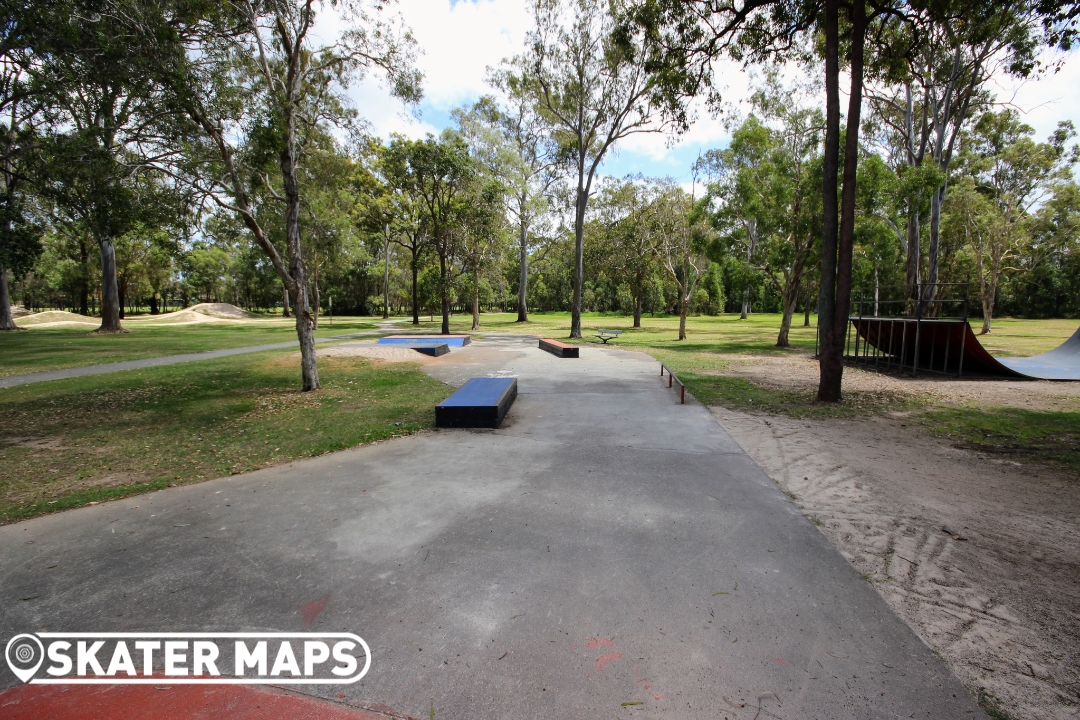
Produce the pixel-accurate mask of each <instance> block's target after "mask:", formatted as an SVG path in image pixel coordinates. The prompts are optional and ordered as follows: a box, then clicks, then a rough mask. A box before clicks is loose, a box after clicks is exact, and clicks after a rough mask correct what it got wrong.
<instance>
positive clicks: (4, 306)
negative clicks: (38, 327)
mask: <svg viewBox="0 0 1080 720" xmlns="http://www.w3.org/2000/svg"><path fill="white" fill-rule="evenodd" d="M7 276H8V271H7V268H0V330H20V329H21V328H20V327H19V326H18V325H16V324H15V318H14V317H12V315H11V296H10V295H9V294H8V281H7Z"/></svg>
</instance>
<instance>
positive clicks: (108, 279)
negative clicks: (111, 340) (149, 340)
mask: <svg viewBox="0 0 1080 720" xmlns="http://www.w3.org/2000/svg"><path fill="white" fill-rule="evenodd" d="M100 248H101V327H99V328H98V329H97V330H96V331H95V332H123V331H124V328H122V327H121V326H120V295H119V289H118V288H117V282H116V250H115V249H114V248H113V242H112V238H108V239H106V240H102V241H101V243H100Z"/></svg>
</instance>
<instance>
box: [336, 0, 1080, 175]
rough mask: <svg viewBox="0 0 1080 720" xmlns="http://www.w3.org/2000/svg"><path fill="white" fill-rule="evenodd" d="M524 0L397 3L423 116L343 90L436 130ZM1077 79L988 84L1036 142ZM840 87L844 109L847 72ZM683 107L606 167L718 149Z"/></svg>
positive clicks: (515, 28) (408, 129)
mask: <svg viewBox="0 0 1080 720" xmlns="http://www.w3.org/2000/svg"><path fill="white" fill-rule="evenodd" d="M529 5H530V3H528V2H527V1H526V0H475V1H474V0H456V1H453V2H452V1H451V0H402V1H401V2H400V3H399V4H398V5H397V6H396V12H399V13H400V14H401V16H402V18H403V20H404V23H405V25H406V26H408V27H409V28H411V29H412V31H413V35H414V36H415V38H416V40H417V43H418V46H419V49H420V51H421V54H420V55H419V57H418V58H417V65H418V67H419V68H420V70H421V71H422V72H423V73H424V102H423V105H422V110H423V113H424V117H423V118H422V119H421V120H417V119H416V118H414V117H412V116H411V115H410V113H409V112H408V111H407V110H406V109H405V108H404V107H403V106H402V104H401V103H400V102H399V101H398V100H396V99H394V98H392V97H390V94H389V93H388V92H387V91H386V89H385V88H384V87H381V85H380V83H379V79H378V78H377V77H376V76H375V75H373V76H371V77H369V78H367V79H365V81H364V82H362V83H358V84H357V85H356V87H354V88H352V89H351V91H350V95H351V97H352V99H353V101H354V102H355V104H356V107H357V108H358V109H359V111H360V114H361V116H362V117H364V118H365V119H366V120H367V121H368V122H369V123H370V124H371V127H372V130H373V131H374V132H375V133H376V134H378V135H380V136H382V137H386V136H388V135H389V134H390V133H394V132H397V133H402V134H404V135H407V136H410V137H421V136H423V135H425V134H426V133H428V132H431V133H437V132H438V131H439V130H441V129H442V128H443V127H445V125H446V124H447V123H448V113H449V111H450V110H451V109H453V108H454V107H457V106H459V105H461V104H463V103H467V102H472V101H474V100H476V99H477V98H478V97H479V96H480V95H483V94H485V93H488V92H491V88H490V87H488V85H487V84H486V82H485V77H486V75H487V69H488V68H489V67H492V68H493V67H497V66H498V65H499V63H500V62H501V61H502V60H503V59H504V58H509V57H511V56H513V55H515V54H517V53H520V52H521V51H522V50H523V43H524V39H525V34H526V32H527V31H528V30H529V28H530V27H531V24H532V15H531V11H530V8H529ZM391 8H392V12H393V11H395V10H394V6H391ZM339 28H340V23H339V21H338V20H337V18H336V17H334V16H333V15H332V13H327V14H325V15H324V17H323V19H322V21H321V22H320V27H319V30H320V31H321V34H322V35H323V37H324V39H326V40H329V39H331V38H332V35H333V34H334V33H335V32H336V31H337V30H338V29H339ZM715 72H716V78H717V84H718V85H719V87H720V88H721V90H722V95H723V98H724V101H725V104H730V105H731V106H734V107H736V108H737V109H738V111H739V112H740V113H742V114H745V113H746V112H747V111H748V108H747V107H746V100H747V99H748V98H749V96H750V92H751V90H750V85H751V82H752V79H751V75H750V74H749V73H747V72H745V71H744V70H743V68H742V66H741V65H740V64H738V63H734V62H731V61H721V62H718V63H717V64H716V67H715ZM799 72H801V70H799V69H798V68H795V67H794V66H792V67H788V68H786V69H785V72H784V75H785V76H786V77H787V78H789V79H790V78H793V77H794V76H795V75H796V74H797V73H799ZM1078 85H1080V62H1077V61H1076V59H1075V58H1071V57H1070V58H1067V62H1065V63H1064V66H1063V68H1062V69H1061V71H1060V72H1058V73H1055V74H1048V75H1046V76H1044V77H1042V78H1040V79H1038V80H1032V81H1027V82H1019V81H1015V80H1012V79H1009V78H1002V79H999V80H997V81H995V83H994V87H993V90H994V91H995V92H996V93H997V96H998V99H999V101H1002V102H1007V101H1011V102H1012V103H1013V104H1014V105H1015V106H1017V107H1018V108H1020V109H1022V110H1023V111H1024V118H1025V120H1026V121H1027V122H1028V123H1029V124H1031V125H1032V126H1033V127H1034V128H1035V129H1036V138H1037V139H1038V140H1044V139H1045V138H1046V137H1047V136H1048V135H1049V134H1050V133H1051V132H1052V131H1053V130H1054V128H1055V127H1056V126H1057V123H1058V121H1059V120H1065V119H1072V120H1073V121H1074V122H1075V123H1077V125H1080V94H1078V93H1076V92H1075V90H1074V88H1076V87H1077V86H1078ZM841 86H842V90H843V91H844V92H845V98H844V100H843V101H842V105H844V106H846V89H847V87H846V86H847V83H846V78H845V79H844V80H843V81H842V82H841ZM692 108H693V110H694V113H695V115H696V118H697V119H696V121H695V122H694V123H693V125H692V126H691V127H690V129H689V130H688V131H687V132H686V133H684V134H683V135H681V136H678V137H676V138H670V137H667V136H665V135H663V134H659V133H657V134H638V135H633V136H631V137H629V138H627V139H626V140H624V141H623V142H622V143H621V144H620V146H619V147H618V148H617V152H618V155H617V158H613V163H612V167H611V170H612V171H614V172H617V173H621V172H624V171H630V170H631V169H632V170H634V171H640V172H643V173H645V174H651V175H658V176H664V175H672V174H675V175H677V176H681V175H684V174H685V175H686V177H687V178H688V177H689V164H688V162H692V158H691V156H692V155H696V151H697V150H698V149H707V148H710V147H717V146H721V145H723V144H724V143H726V141H727V140H728V138H729V137H730V133H729V132H728V131H727V129H726V128H725V126H724V118H717V117H713V116H712V114H711V113H710V112H709V111H708V109H707V108H705V107H704V103H701V102H695V103H694V104H693V106H692ZM687 158H691V159H690V160H687ZM675 165H678V167H674V166H675ZM682 165H686V167H685V168H683V167H682Z"/></svg>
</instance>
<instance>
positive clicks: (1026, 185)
mask: <svg viewBox="0 0 1080 720" xmlns="http://www.w3.org/2000/svg"><path fill="white" fill-rule="evenodd" d="M1034 133H1035V131H1034V129H1032V128H1031V126H1029V125H1027V124H1025V123H1023V122H1022V121H1021V120H1020V117H1019V115H1018V113H1017V112H1016V111H1015V110H1011V109H1005V110H1002V111H1000V112H997V113H994V112H987V113H985V114H983V115H982V117H980V118H979V120H978V122H977V123H976V125H975V127H974V129H973V130H972V131H971V133H970V134H969V135H967V136H966V137H965V140H966V142H965V143H964V148H963V153H962V156H961V160H962V163H963V166H964V167H963V174H962V176H961V177H963V178H964V179H965V180H966V182H963V181H962V182H963V184H962V185H961V188H962V192H961V193H959V197H958V198H957V202H956V203H955V204H954V208H953V212H954V213H955V214H956V215H957V216H958V217H957V220H958V221H959V222H958V224H959V225H960V231H961V232H963V234H964V235H963V236H964V238H965V240H966V241H967V242H968V243H969V244H970V246H971V249H972V252H973V254H974V256H975V263H976V271H977V273H978V276H979V295H980V300H981V304H982V315H983V324H982V332H983V333H989V332H990V330H991V323H992V320H993V315H994V305H995V303H996V300H997V290H998V285H999V283H1000V281H1001V278H1002V276H1003V275H1006V274H1012V273H1016V272H1024V271H1029V270H1031V269H1033V266H1034V264H1035V263H1031V262H1029V264H1028V265H1027V266H1024V265H1022V264H1021V263H1022V261H1024V260H1029V261H1030V260H1031V258H1032V257H1033V255H1036V256H1037V255H1038V253H1037V252H1033V250H1034V248H1032V243H1033V241H1034V239H1035V233H1034V232H1033V231H1034V229H1035V228H1034V226H1035V225H1036V224H1037V213H1038V210H1039V208H1040V207H1041V206H1043V205H1044V204H1046V203H1047V202H1048V201H1051V202H1052V201H1054V200H1057V199H1058V198H1056V197H1055V196H1056V195H1057V196H1061V197H1065V196H1067V195H1068V191H1063V188H1066V187H1067V186H1070V185H1072V182H1073V179H1072V170H1071V168H1072V166H1073V165H1074V164H1075V163H1076V162H1077V160H1078V159H1080V149H1078V148H1077V147H1076V146H1073V147H1072V148H1068V147H1067V146H1066V144H1067V143H1068V141H1069V140H1070V139H1072V138H1073V137H1075V135H1076V131H1075V129H1074V128H1073V125H1072V123H1071V122H1068V121H1066V122H1062V123H1060V124H1059V126H1058V129H1057V130H1056V131H1055V132H1054V134H1053V135H1052V136H1051V137H1050V139H1049V140H1048V142H1045V143H1036V142H1035V141H1034V140H1032V139H1031V136H1032V135H1033V134H1034ZM1051 208H1053V204H1052V205H1051ZM1045 249H1046V250H1049V249H1051V248H1050V247H1047V248H1045Z"/></svg>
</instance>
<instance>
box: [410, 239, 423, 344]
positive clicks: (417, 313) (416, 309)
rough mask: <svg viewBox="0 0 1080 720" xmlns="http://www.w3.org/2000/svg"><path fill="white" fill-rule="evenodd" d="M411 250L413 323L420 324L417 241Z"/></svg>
mask: <svg viewBox="0 0 1080 720" xmlns="http://www.w3.org/2000/svg"><path fill="white" fill-rule="evenodd" d="M410 251H411V252H412V260H411V261H409V268H410V269H411V270H412V324H413V325H419V324H420V303H419V298H420V296H419V295H418V294H417V289H416V273H417V267H416V255H417V253H418V252H419V248H417V247H416V246H415V243H414V245H413V247H412V248H410Z"/></svg>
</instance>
